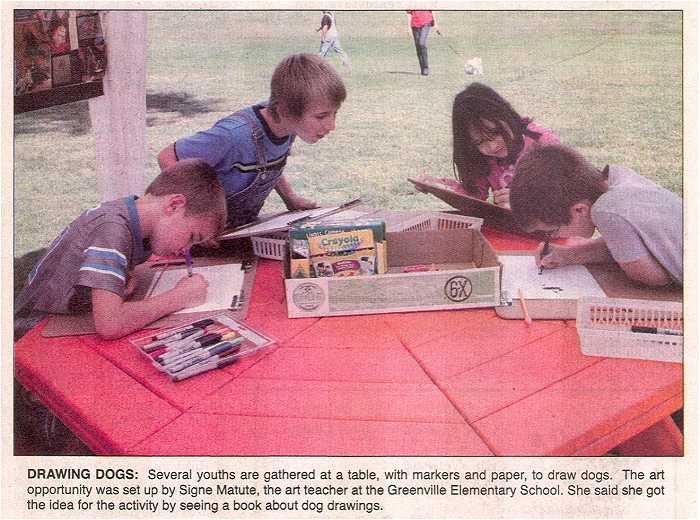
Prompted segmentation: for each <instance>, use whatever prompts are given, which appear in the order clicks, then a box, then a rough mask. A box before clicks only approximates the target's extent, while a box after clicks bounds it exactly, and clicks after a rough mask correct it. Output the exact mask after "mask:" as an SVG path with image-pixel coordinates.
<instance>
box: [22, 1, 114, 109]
mask: <svg viewBox="0 0 700 520" xmlns="http://www.w3.org/2000/svg"><path fill="white" fill-rule="evenodd" d="M14 31H15V32H14V51H15V52H14V94H15V113H21V112H26V111H29V110H36V109H39V108H46V107H49V106H53V105H60V104H63V103H70V102H72V101H78V100H81V99H88V98H91V97H96V96H99V95H102V78H103V76H104V73H105V70H106V67H107V54H106V46H105V39H104V35H103V32H102V23H101V20H100V12H98V11H95V10H60V9H16V10H15V11H14Z"/></svg>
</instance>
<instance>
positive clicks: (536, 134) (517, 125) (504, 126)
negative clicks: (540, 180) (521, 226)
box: [442, 83, 559, 208]
mask: <svg viewBox="0 0 700 520" xmlns="http://www.w3.org/2000/svg"><path fill="white" fill-rule="evenodd" d="M452 137H453V151H452V153H453V161H454V168H455V176H456V178H457V179H458V180H459V184H458V183H457V182H455V181H452V180H451V179H442V182H443V183H444V184H447V185H448V186H451V187H452V188H456V189H458V190H460V191H461V190H464V191H465V192H466V193H467V194H469V195H471V196H473V197H477V198H479V199H481V200H486V199H487V198H488V196H489V190H490V191H491V192H492V193H493V202H494V203H495V204H496V205H498V206H502V207H506V208H509V207H510V201H509V189H508V185H509V184H510V182H511V181H512V179H513V176H514V174H515V163H516V162H517V160H518V158H519V157H520V156H521V155H522V154H523V153H525V152H526V151H527V150H529V149H530V148H531V147H533V146H535V145H537V144H558V143H559V138H558V137H557V136H556V135H555V134H553V133H552V132H551V131H550V130H547V129H546V128H542V127H540V126H538V125H536V124H535V123H534V122H533V121H532V119H530V118H524V117H521V116H520V115H519V114H518V113H517V112H516V111H515V110H514V109H513V107H512V106H511V105H510V103H508V102H507V101H506V100H505V99H503V98H502V97H501V96H500V95H499V94H498V93H497V92H496V91H494V90H493V89H492V88H491V87H488V86H486V85H483V84H481V83H471V84H470V85H468V86H467V87H466V88H465V89H464V90H463V91H462V92H460V93H459V94H457V96H456V97H455V100H454V103H453V105H452Z"/></svg>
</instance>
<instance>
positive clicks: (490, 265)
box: [285, 229, 501, 318]
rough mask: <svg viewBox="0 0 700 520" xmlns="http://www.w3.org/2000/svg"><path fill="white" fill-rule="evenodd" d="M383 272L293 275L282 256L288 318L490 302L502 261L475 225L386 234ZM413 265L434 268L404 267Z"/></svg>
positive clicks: (497, 293)
mask: <svg viewBox="0 0 700 520" xmlns="http://www.w3.org/2000/svg"><path fill="white" fill-rule="evenodd" d="M386 247H387V264H388V266H387V274H382V275H373V276H352V277H346V278H339V277H329V278H305V279H293V278H291V275H290V271H289V262H286V266H287V271H286V279H285V288H286V296H287V313H288V315H289V317H290V318H306V317H311V316H343V315H350V314H381V313H389V312H413V311H426V310H444V309H466V308H472V307H494V306H496V305H499V304H500V298H501V266H500V264H499V263H498V257H497V256H496V253H495V252H494V250H493V249H492V247H491V245H490V244H489V243H488V241H487V240H486V239H485V238H484V236H483V235H482V234H481V231H479V230H476V229H452V230H432V231H401V232H388V233H387V234H386ZM415 265H430V266H433V265H434V266H435V268H436V269H437V270H431V271H420V272H404V269H405V268H406V267H409V266H415Z"/></svg>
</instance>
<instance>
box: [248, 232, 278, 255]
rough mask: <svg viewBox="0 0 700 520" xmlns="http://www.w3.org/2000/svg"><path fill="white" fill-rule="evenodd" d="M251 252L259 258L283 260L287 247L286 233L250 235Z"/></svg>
mask: <svg viewBox="0 0 700 520" xmlns="http://www.w3.org/2000/svg"><path fill="white" fill-rule="evenodd" d="M250 240H251V242H252V243H253V253H254V254H255V255H256V256H259V257H260V258H270V259H272V260H284V252H285V249H286V247H287V233H274V234H271V235H267V236H255V237H250Z"/></svg>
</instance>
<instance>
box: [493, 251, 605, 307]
mask: <svg viewBox="0 0 700 520" xmlns="http://www.w3.org/2000/svg"><path fill="white" fill-rule="evenodd" d="M498 259H499V260H500V262H501V263H502V264H503V278H502V283H501V285H502V287H503V289H504V290H506V291H508V294H509V295H511V297H515V296H517V294H518V289H520V290H522V292H523V297H525V298H528V299H578V298H581V297H583V296H601V297H605V292H603V289H602V288H601V287H600V285H598V282H597V281H596V280H595V278H593V276H592V275H591V273H590V272H589V271H588V269H586V268H585V267H584V266H582V265H567V266H564V267H557V268H555V269H544V270H543V271H542V274H539V267H537V264H536V263H535V258H534V257H533V256H530V255H502V256H499V257H498Z"/></svg>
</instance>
